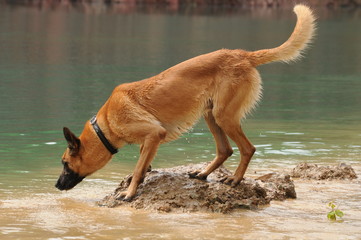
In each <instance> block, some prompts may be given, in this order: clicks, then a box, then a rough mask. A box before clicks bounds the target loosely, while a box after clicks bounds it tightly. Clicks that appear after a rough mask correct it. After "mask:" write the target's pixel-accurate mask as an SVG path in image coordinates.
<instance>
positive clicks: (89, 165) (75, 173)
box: [55, 123, 112, 190]
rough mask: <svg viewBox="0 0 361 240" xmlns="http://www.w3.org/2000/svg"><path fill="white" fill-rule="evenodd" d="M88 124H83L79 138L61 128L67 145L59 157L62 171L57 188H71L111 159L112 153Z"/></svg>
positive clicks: (66, 129)
mask: <svg viewBox="0 0 361 240" xmlns="http://www.w3.org/2000/svg"><path fill="white" fill-rule="evenodd" d="M89 125H90V124H89V123H87V124H86V125H85V128H84V130H83V133H82V134H81V135H80V137H79V138H78V137H77V136H75V134H74V133H72V132H71V131H70V130H69V129H68V128H66V127H64V129H63V131H64V137H65V139H66V141H67V143H68V147H67V149H66V150H65V152H64V154H63V156H62V159H61V162H62V164H63V166H64V168H63V172H62V173H61V175H60V177H59V179H58V181H57V183H56V185H55V187H56V188H58V189H59V190H69V189H72V188H73V187H75V186H76V185H77V184H78V183H80V182H81V181H82V180H83V179H84V178H85V177H86V176H88V175H90V174H92V173H93V172H95V171H96V170H98V169H100V168H102V167H103V166H104V165H105V164H106V163H107V162H108V161H109V160H110V159H111V156H112V155H111V154H110V153H109V152H108V151H107V150H106V149H104V147H103V146H102V144H101V142H100V141H99V139H97V136H96V134H95V133H94V132H92V131H91V129H90V127H89Z"/></svg>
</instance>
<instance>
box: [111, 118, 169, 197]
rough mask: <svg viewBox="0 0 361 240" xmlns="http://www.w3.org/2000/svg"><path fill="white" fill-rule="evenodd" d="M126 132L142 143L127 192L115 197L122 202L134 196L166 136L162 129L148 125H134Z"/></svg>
mask: <svg viewBox="0 0 361 240" xmlns="http://www.w3.org/2000/svg"><path fill="white" fill-rule="evenodd" d="M133 130H134V132H133ZM128 131H129V132H133V133H134V135H137V137H138V139H142V142H143V143H142V145H141V151H140V157H139V160H138V162H137V165H136V167H135V170H134V173H133V176H132V180H131V182H130V185H129V187H128V189H127V191H125V192H121V193H119V194H118V195H117V196H116V198H123V200H124V201H130V200H131V199H132V198H133V197H134V196H135V194H136V191H137V188H138V185H139V184H140V183H141V182H142V181H143V179H144V176H145V174H146V172H147V170H148V169H149V166H150V163H151V162H152V160H153V159H154V157H155V155H156V153H157V150H158V147H159V145H160V143H161V141H162V140H163V139H164V138H165V136H166V130H165V129H164V128H163V127H161V126H159V125H154V124H149V123H142V124H134V126H131V127H129V128H128Z"/></svg>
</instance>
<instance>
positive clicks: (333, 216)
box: [327, 211, 336, 220]
mask: <svg viewBox="0 0 361 240" xmlns="http://www.w3.org/2000/svg"><path fill="white" fill-rule="evenodd" d="M327 218H328V219H330V220H336V213H335V211H331V212H329V213H328V214H327Z"/></svg>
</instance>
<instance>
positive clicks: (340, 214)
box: [335, 209, 343, 217]
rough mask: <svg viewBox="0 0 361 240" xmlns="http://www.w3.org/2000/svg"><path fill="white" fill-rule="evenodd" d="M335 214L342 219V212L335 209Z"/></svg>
mask: <svg viewBox="0 0 361 240" xmlns="http://www.w3.org/2000/svg"><path fill="white" fill-rule="evenodd" d="M335 214H336V215H337V216H338V217H343V212H342V211H341V210H339V209H336V211H335Z"/></svg>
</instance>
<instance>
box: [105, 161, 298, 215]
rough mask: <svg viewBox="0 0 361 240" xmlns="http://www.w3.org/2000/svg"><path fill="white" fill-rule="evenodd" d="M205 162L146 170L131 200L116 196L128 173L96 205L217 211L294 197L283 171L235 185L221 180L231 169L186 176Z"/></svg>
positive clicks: (255, 206) (292, 189) (171, 210)
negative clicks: (205, 176) (200, 177)
mask: <svg viewBox="0 0 361 240" xmlns="http://www.w3.org/2000/svg"><path fill="white" fill-rule="evenodd" d="M206 164H207V163H201V164H191V165H186V166H179V167H174V168H165V169H155V170H152V171H151V172H148V173H147V175H146V177H145V179H144V182H143V183H142V184H140V186H139V188H138V191H137V195H136V196H135V198H134V199H133V200H132V201H131V202H124V201H122V200H120V199H117V197H116V196H117V194H118V193H119V192H122V191H124V190H126V188H127V187H128V185H129V182H130V178H131V175H129V176H127V177H125V179H124V180H123V181H122V182H121V183H120V185H119V187H118V188H117V189H116V190H115V191H114V193H112V194H110V195H108V196H106V197H105V198H104V199H103V200H101V201H99V202H98V204H99V205H100V206H106V207H117V206H130V207H132V208H136V209H147V210H155V211H161V212H196V211H202V212H221V213H229V212H231V211H233V210H235V209H240V208H246V209H254V208H257V207H258V206H260V205H265V204H269V203H270V201H271V200H284V199H286V198H296V192H295V186H294V184H293V181H292V180H291V178H290V176H289V175H287V174H277V173H274V174H268V175H265V176H263V177H260V178H259V179H251V178H246V179H245V180H243V181H242V182H241V183H240V184H239V185H238V186H236V187H231V186H229V185H226V184H223V183H221V179H222V178H224V177H225V176H227V175H230V174H231V172H230V171H229V170H227V169H226V168H224V167H220V168H219V169H217V170H216V171H214V172H213V173H212V174H210V175H209V176H208V179H207V181H202V180H198V179H192V178H189V176H188V173H189V172H192V171H194V170H197V169H202V168H204V167H205V166H206Z"/></svg>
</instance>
